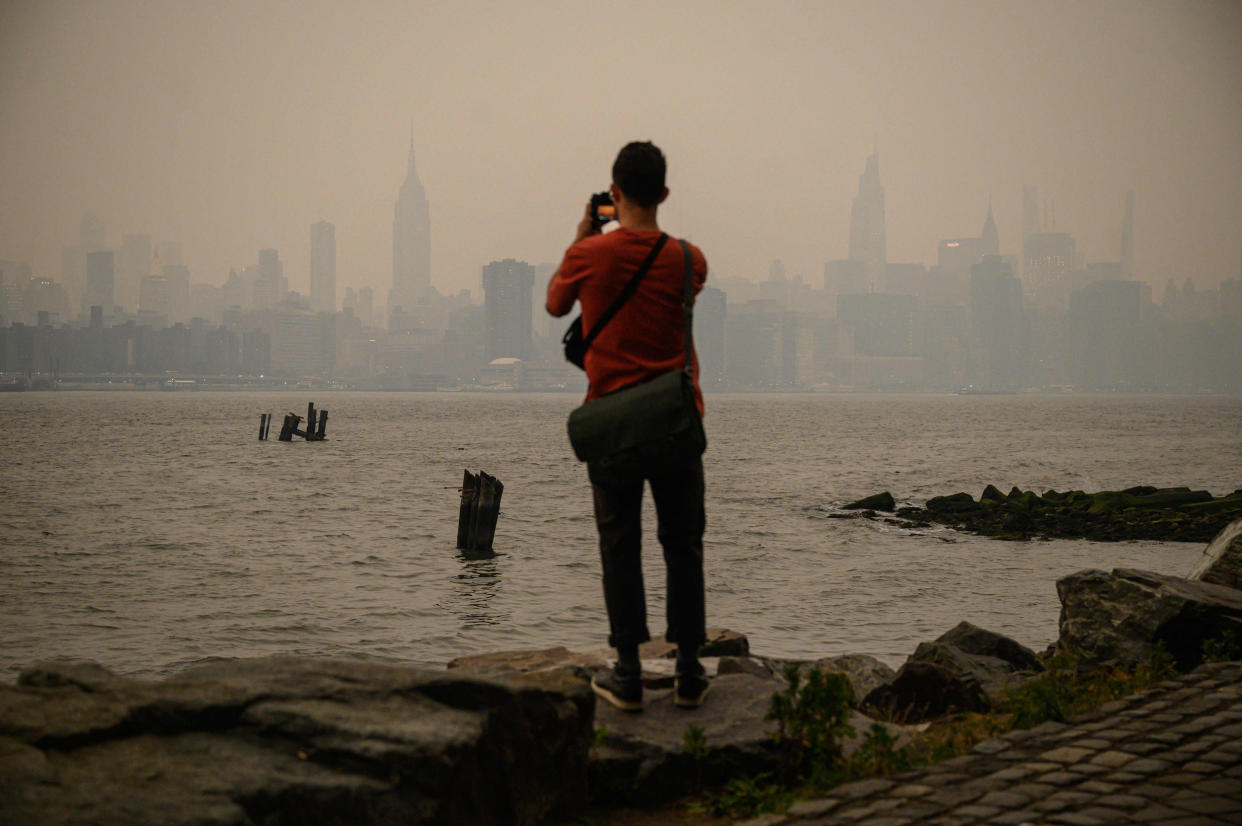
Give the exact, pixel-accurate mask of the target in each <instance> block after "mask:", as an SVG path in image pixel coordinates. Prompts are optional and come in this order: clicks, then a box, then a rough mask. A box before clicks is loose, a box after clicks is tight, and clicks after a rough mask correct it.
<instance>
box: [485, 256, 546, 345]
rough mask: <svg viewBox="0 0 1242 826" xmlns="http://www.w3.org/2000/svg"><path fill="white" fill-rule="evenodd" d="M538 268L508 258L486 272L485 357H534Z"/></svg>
mask: <svg viewBox="0 0 1242 826" xmlns="http://www.w3.org/2000/svg"><path fill="white" fill-rule="evenodd" d="M534 284H535V268H534V267H533V266H531V265H530V264H527V263H526V262H525V261H515V260H513V259H512V258H506V259H505V260H503V261H493V262H492V263H490V264H488V265H487V266H485V267H484V268H483V311H484V315H485V317H486V322H485V323H486V335H487V340H486V347H485V350H484V356H485V357H486V359H487V360H488V361H489V362H491V361H492V360H493V359H498V358H519V359H523V360H527V359H529V358H530V357H531V351H532V349H533V343H534V339H533V336H532V331H531V289H532V288H533V287H534Z"/></svg>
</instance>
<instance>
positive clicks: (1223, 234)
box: [0, 0, 1242, 303]
mask: <svg viewBox="0 0 1242 826" xmlns="http://www.w3.org/2000/svg"><path fill="white" fill-rule="evenodd" d="M1240 78H1242V5H1239V4H1237V3H1235V2H1216V3H1212V2H1178V3H1140V2H1096V3H1079V2H1074V3H1061V2H1056V3H1049V2H1044V0H1040V2H1007V3H975V2H934V3H924V2H915V3H870V2H868V3H836V2H834V3H825V2H814V3H781V4H770V3H721V2H718V1H717V0H711V2H682V3H675V4H667V3H643V4H624V5H615V4H599V3H582V2H573V3H553V2H540V3H482V2H469V3H462V4H447V3H445V4H441V3H435V4H433V3H417V4H411V3H404V2H403V3H380V2H368V3H362V4H344V3H326V2H305V0H303V1H302V2H297V3H277V2H264V3H250V2H241V3H232V2H215V3H190V2H185V3H183V2H153V3H134V2H109V3H86V2H82V3H62V2H40V3H6V4H4V5H3V6H2V7H0V101H3V103H2V104H0V181H3V185H2V188H0V257H3V258H6V259H11V260H27V261H29V262H31V264H32V267H33V270H34V272H35V274H37V275H46V276H49V277H57V276H58V270H59V258H58V256H59V254H60V253H59V251H60V248H61V246H62V245H65V244H72V243H76V239H77V233H78V226H79V224H80V222H81V220H82V216H83V214H84V213H86V212H90V213H93V214H95V215H97V216H98V217H99V218H100V219H101V221H102V222H103V225H104V228H105V232H106V241H107V243H108V244H109V245H111V246H116V245H117V244H118V243H119V240H120V237H121V235H122V234H123V233H143V234H149V235H151V236H153V237H154V238H155V239H156V240H157V241H158V240H162V239H169V240H174V241H178V242H180V244H181V246H182V256H183V258H184V261H185V263H186V264H187V265H188V266H189V268H190V270H191V272H192V277H193V279H194V281H195V282H205V283H210V284H219V283H221V282H222V281H223V280H224V279H225V278H226V277H227V275H228V271H229V269H230V268H232V267H236V268H240V267H241V266H243V265H248V264H253V263H254V262H255V260H256V256H257V251H258V250H259V249H260V248H265V247H272V248H276V249H278V250H279V251H280V254H281V258H282V259H283V260H284V262H285V273H286V274H287V276H288V278H289V286H290V287H291V288H293V289H298V290H302V291H305V290H306V287H307V277H308V276H307V270H308V266H309V261H308V240H307V237H308V236H307V233H308V226H309V225H310V224H311V223H313V222H315V221H317V220H320V219H326V220H328V221H331V222H333V223H334V224H335V226H336V240H337V247H338V264H337V269H338V275H337V290H338V296H339V295H340V294H341V293H343V291H344V289H345V288H347V287H363V286H371V287H373V288H374V289H375V294H376V299H377V303H378V302H381V301H382V296H384V295H386V293H387V289H388V287H389V286H390V285H391V283H392V222H393V204H394V201H395V199H396V195H397V189H398V187H399V185H400V183H401V181H402V179H403V177H404V174H405V167H406V158H407V143H408V140H409V133H410V130H411V124H412V127H413V135H414V146H415V150H416V153H417V159H418V172H419V177H420V178H421V180H422V182H423V184H424V186H425V187H426V191H427V197H428V200H429V202H430V205H431V282H432V284H433V286H435V287H436V288H437V289H438V290H440V291H441V292H444V293H448V292H455V291H457V290H460V289H463V288H468V289H472V290H475V291H477V290H478V289H479V285H480V275H479V273H480V268H481V266H482V265H483V264H485V263H487V262H488V261H492V260H495V259H503V258H518V259H524V260H526V261H531V262H543V261H554V260H557V259H558V258H559V256H560V254H561V253H562V251H563V249H564V247H565V246H566V244H567V243H568V241H569V240H570V238H571V235H572V229H573V224H574V222H575V220H576V218H577V217H578V213H579V211H580V209H581V205H582V204H583V203H584V201H585V199H586V197H587V196H588V195H589V194H590V192H592V191H594V190H599V189H602V188H603V187H604V186H605V185H606V184H607V182H608V181H607V178H608V168H609V165H610V163H611V160H612V158H613V156H614V155H615V152H616V150H617V148H618V147H619V146H620V145H621V144H622V143H623V142H624V141H626V140H629V139H632V138H639V139H645V138H650V139H652V140H654V141H656V142H657V143H658V144H660V145H661V146H662V147H663V148H664V150H665V152H666V154H667V155H668V157H669V160H670V165H671V166H670V180H669V185H670V188H671V190H672V196H671V198H670V201H669V203H668V206H667V209H666V211H665V216H664V223H665V225H666V226H667V228H668V229H670V231H672V232H674V233H679V234H685V235H688V236H690V237H692V238H693V239H694V240H695V241H696V242H698V243H699V244H700V245H702V246H703V247H704V249H705V250H706V251H707V252H708V257H709V260H710V261H711V264H712V268H713V272H714V273H715V274H717V275H718V276H725V277H728V278H746V279H749V280H755V281H758V280H762V279H764V278H766V277H767V275H768V267H769V262H771V261H772V259H775V258H780V259H782V260H783V261H784V264H785V269H786V271H787V272H788V273H789V275H790V276H794V275H801V276H803V277H804V278H806V279H807V281H809V282H811V283H814V284H819V283H820V280H821V278H822V273H823V266H824V262H825V261H828V260H831V259H838V258H845V257H846V256H847V254H848V240H849V220H850V202H851V198H852V197H853V196H854V194H855V193H856V192H857V188H858V176H859V174H860V173H861V171H862V169H863V165H864V162H865V160H866V158H867V156H868V155H869V154H870V153H871V152H872V149H873V147H874V148H876V149H878V153H879V159H880V172H881V177H882V181H883V185H884V188H885V194H886V202H887V203H886V209H887V236H888V260H889V261H890V262H893V261H896V262H902V261H908V262H919V263H924V264H934V263H935V260H936V243H937V241H938V239H942V238H951V237H958V236H967V235H976V234H977V233H978V231H979V227H980V226H981V224H982V221H983V218H984V216H985V214H986V211H987V206H988V202H989V198H990V199H991V202H992V205H993V208H994V213H995V216H996V222H997V226H998V230H999V238H1000V251H1001V252H1002V253H1015V254H1016V253H1017V252H1018V251H1019V245H1020V221H1021V189H1022V185H1023V184H1024V183H1032V184H1035V185H1036V186H1038V188H1039V197H1040V205H1041V209H1044V208H1045V207H1046V209H1047V215H1048V218H1049V221H1050V222H1055V229H1056V230H1058V231H1063V232H1070V233H1073V235H1074V236H1075V239H1076V240H1077V243H1078V251H1079V253H1080V254H1082V255H1083V256H1084V257H1085V259H1086V260H1087V261H1088V262H1089V261H1093V260H1110V261H1115V260H1117V259H1118V247H1119V239H1120V233H1121V222H1122V210H1123V203H1124V198H1125V193H1126V191H1127V190H1133V191H1134V193H1135V218H1134V227H1135V231H1134V275H1135V277H1136V278H1139V279H1143V280H1146V281H1149V282H1151V283H1153V284H1155V285H1157V288H1158V289H1159V287H1160V286H1161V285H1163V284H1164V283H1165V282H1166V281H1167V280H1168V279H1169V278H1175V279H1177V280H1178V281H1179V282H1180V281H1181V280H1182V279H1184V278H1186V277H1193V278H1194V279H1195V281H1196V283H1197V284H1198V285H1200V286H1202V287H1207V288H1211V287H1215V286H1216V285H1218V284H1219V282H1220V281H1221V280H1223V279H1227V278H1236V277H1237V273H1238V256H1239V245H1240V243H1242V143H1240V140H1239V137H1240V136H1242V84H1240V83H1239V79H1240Z"/></svg>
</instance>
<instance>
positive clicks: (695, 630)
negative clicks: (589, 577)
mask: <svg viewBox="0 0 1242 826" xmlns="http://www.w3.org/2000/svg"><path fill="white" fill-rule="evenodd" d="M592 470H594V469H592ZM602 477H603V475H602V474H597V473H594V472H592V473H591V479H592V482H591V487H592V489H593V491H594V493H595V523H596V525H597V526H598V527H599V552H600V559H601V560H602V561H603V566H604V604H605V606H606V607H607V608H608V625H609V630H610V631H611V633H610V634H609V636H608V644H609V645H611V646H613V647H614V648H620V647H623V646H626V645H637V644H638V643H641V642H646V641H647V640H649V639H651V634H650V632H648V630H647V600H646V596H645V594H644V591H643V569H642V555H641V551H642V524H641V513H642V500H643V477H642V476H631V477H622V478H615V477H611V478H607V479H604V478H602ZM648 481H649V482H650V484H651V496H652V498H653V499H655V506H656V518H657V520H658V523H659V528H658V530H657V534H656V535H657V536H658V537H659V540H660V545H661V546H662V547H663V548H664V565H665V567H666V568H667V570H668V583H667V594H666V600H665V602H666V615H667V619H668V630H667V631H666V632H665V639H667V640H668V641H669V642H676V643H678V645H679V646H681V647H683V648H689V649H690V650H692V651H697V650H698V646H700V645H701V644H702V643H703V641H704V640H705V639H706V631H705V629H704V625H705V624H706V620H705V609H704V597H703V529H704V526H705V524H706V517H705V514H704V510H703V461H702V459H695V460H694V461H693V462H692V463H691V464H688V465H687V466H686V467H685V468H684V469H679V470H675V471H672V472H669V473H666V474H662V475H659V476H654V477H650V478H649V480H648Z"/></svg>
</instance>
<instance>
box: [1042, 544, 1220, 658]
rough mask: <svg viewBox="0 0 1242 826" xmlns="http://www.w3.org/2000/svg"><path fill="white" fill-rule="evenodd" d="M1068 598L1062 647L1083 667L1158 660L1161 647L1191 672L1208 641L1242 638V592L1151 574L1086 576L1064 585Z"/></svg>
mask: <svg viewBox="0 0 1242 826" xmlns="http://www.w3.org/2000/svg"><path fill="white" fill-rule="evenodd" d="M1057 594H1058V595H1059V596H1060V597H1061V620H1060V636H1059V638H1058V640H1057V650H1058V651H1064V652H1067V653H1069V654H1072V655H1074V656H1076V657H1077V658H1078V660H1079V664H1080V666H1082V667H1087V668H1091V667H1097V666H1106V665H1113V664H1118V665H1125V666H1133V665H1136V664H1140V663H1146V662H1148V661H1150V659H1151V656H1152V652H1153V649H1154V647H1155V645H1156V644H1157V643H1163V645H1164V647H1165V648H1166V649H1167V650H1168V652H1169V653H1170V654H1172V655H1173V658H1174V660H1175V661H1176V663H1177V665H1178V667H1179V668H1181V669H1183V670H1189V669H1191V668H1193V667H1195V666H1196V665H1198V664H1199V663H1201V662H1202V660H1203V643H1204V642H1206V641H1208V640H1218V639H1222V638H1223V637H1225V636H1226V635H1229V634H1232V635H1233V636H1234V638H1235V639H1242V591H1239V590H1237V589H1235V588H1230V587H1227V586H1224V585H1216V584H1213V583H1208V582H1195V581H1192V580H1188V579H1182V578H1180V577H1174V576H1165V575H1163V574H1156V573H1151V572H1149V571H1137V570H1133V569H1128V568H1118V569H1115V570H1114V571H1113V572H1112V573H1107V572H1105V571H1097V570H1086V571H1079V572H1078V573H1076V574H1071V575H1070V576H1067V577H1064V578H1062V579H1060V580H1058V581H1057Z"/></svg>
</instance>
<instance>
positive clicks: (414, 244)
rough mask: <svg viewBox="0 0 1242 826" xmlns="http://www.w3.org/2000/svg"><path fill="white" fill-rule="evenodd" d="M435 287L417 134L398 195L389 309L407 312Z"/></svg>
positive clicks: (428, 220) (427, 211)
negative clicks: (416, 153)
mask: <svg viewBox="0 0 1242 826" xmlns="http://www.w3.org/2000/svg"><path fill="white" fill-rule="evenodd" d="M430 287H431V207H430V205H429V204H428V202H427V192H426V190H424V189H423V183H422V181H420V180H419V179H418V170H417V169H416V168H415V166H414V134H413V132H412V131H411V133H410V158H409V164H408V166H407V167H406V173H405V181H404V182H403V183H402V184H401V191H400V192H399V193H398V195H397V203H396V206H395V207H394V208H393V220H392V289H391V290H390V291H389V293H388V309H389V314H390V315H391V314H392V310H393V308H394V307H401V308H403V309H405V310H406V311H407V312H408V311H409V310H411V309H412V308H413V307H414V306H415V305H417V304H419V303H421V302H422V301H423V297H424V294H425V293H426V292H427V290H428V289H429V288H430Z"/></svg>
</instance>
